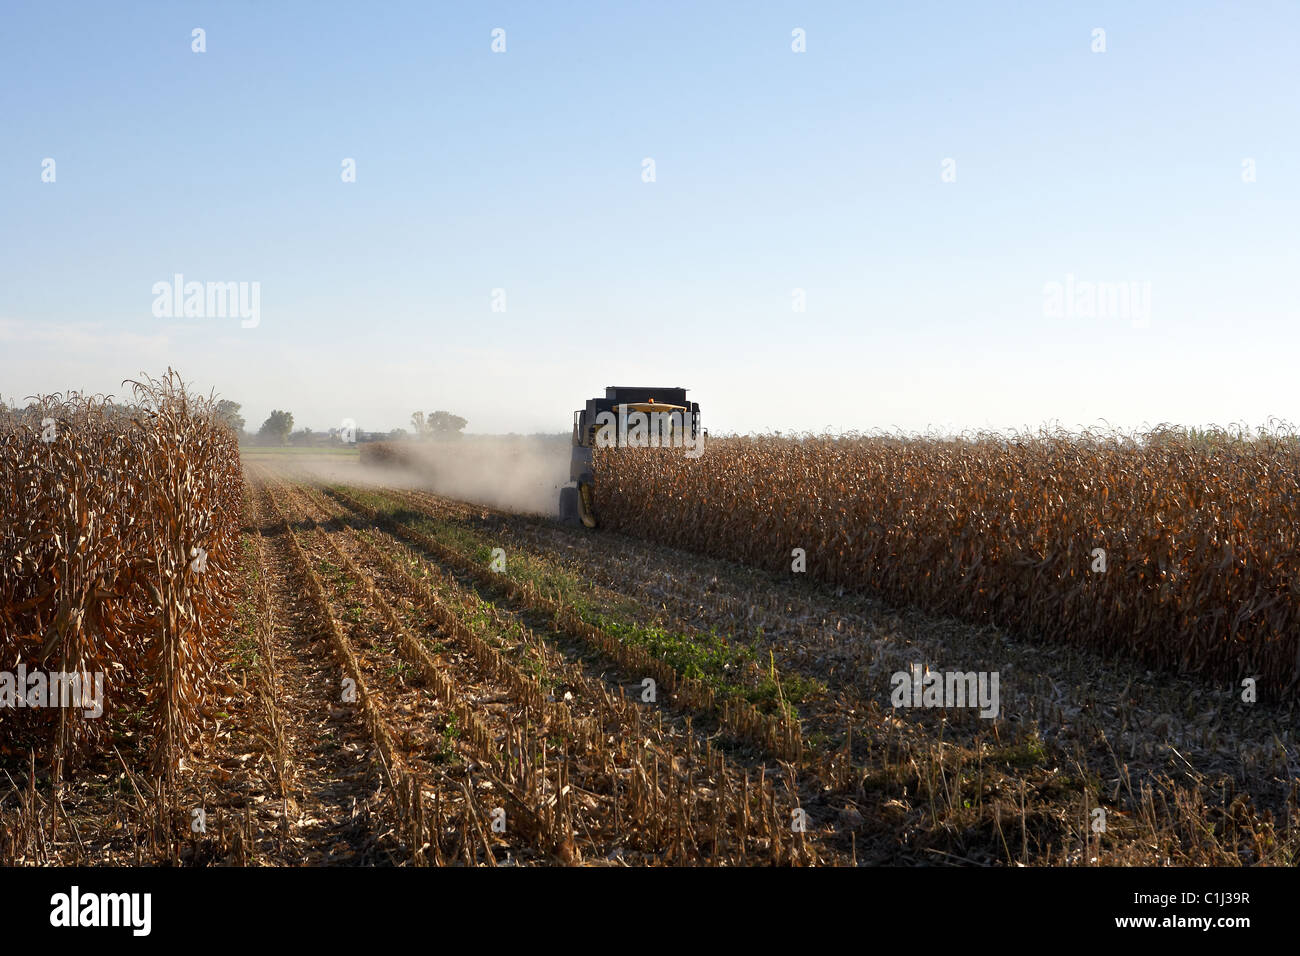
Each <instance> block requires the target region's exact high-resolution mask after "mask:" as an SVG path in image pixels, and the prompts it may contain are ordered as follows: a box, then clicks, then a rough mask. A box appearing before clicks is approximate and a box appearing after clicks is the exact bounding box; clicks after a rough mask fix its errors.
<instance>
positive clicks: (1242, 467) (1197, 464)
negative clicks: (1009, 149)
mask: <svg viewBox="0 0 1300 956" xmlns="http://www.w3.org/2000/svg"><path fill="white" fill-rule="evenodd" d="M597 488H598V491H597V495H598V502H597V507H598V510H599V512H600V514H601V518H602V520H603V521H605V522H607V523H608V525H609V526H610V527H611V528H615V529H622V530H627V531H630V532H634V533H636V534H637V535H638V536H642V537H648V538H650V539H652V540H654V541H657V542H659V543H663V544H668V545H672V546H675V547H683V548H689V549H693V550H695V551H697V552H703V553H707V554H709V555H711V556H715V557H722V558H726V559H730V560H734V561H738V562H745V563H750V564H755V565H758V566H761V567H763V568H766V569H768V570H771V571H775V572H780V573H785V574H790V573H792V570H793V569H794V568H795V561H796V557H795V556H794V555H793V552H794V549H797V548H802V549H804V552H805V553H806V568H807V574H808V575H809V576H810V577H815V578H817V579H820V580H821V581H823V582H826V583H828V584H831V585H834V586H842V587H845V588H848V589H863V590H867V591H871V592H875V593H877V594H880V595H882V596H885V597H886V598H888V599H890V600H892V601H896V602H898V603H908V604H915V605H918V606H921V607H924V608H927V609H930V610H933V611H938V612H940V613H944V614H950V615H953V616H956V617H959V618H963V619H966V620H972V621H976V622H987V623H993V624H996V625H999V626H1002V627H1006V628H1008V629H1011V630H1014V631H1017V632H1020V633H1026V634H1030V635H1034V636H1038V637H1041V638H1043V639H1045V640H1050V641H1055V642H1069V643H1074V644H1079V645H1087V646H1090V647H1092V648H1096V649H1100V650H1102V651H1117V652H1123V653H1127V654H1130V655H1135V656H1136V657H1137V658H1139V659H1140V660H1142V661H1144V662H1145V663H1147V664H1148V665H1150V666H1153V667H1158V668H1168V669H1176V670H1180V671H1185V672H1189V673H1197V674H1201V675H1204V676H1210V677H1215V678H1222V679H1227V680H1231V681H1234V682H1239V681H1240V680H1241V679H1243V678H1246V677H1254V678H1257V679H1258V682H1259V688H1260V692H1261V694H1271V695H1278V696H1280V695H1286V694H1292V693H1294V691H1295V690H1296V688H1297V684H1298V683H1300V657H1298V656H1297V655H1298V651H1300V643H1298V639H1300V444H1298V443H1297V441H1296V438H1295V436H1294V435H1291V434H1289V433H1277V432H1262V433H1260V434H1257V435H1250V434H1245V433H1233V432H1220V431H1215V432H1209V433H1195V434H1188V433H1183V432H1178V431H1175V430H1168V429H1166V430H1159V431H1154V432H1151V433H1148V434H1142V435H1136V436H1124V435H1092V434H1085V435H1082V436H1079V435H1068V434H1057V433H1046V432H1045V433H1041V434H1038V435H1035V436H1032V437H1026V438H1020V439H1012V440H1006V439H1004V438H1002V437H1001V436H996V437H993V436H977V437H975V438H970V439H952V440H948V439H927V438H895V437H861V438H859V437H853V438H830V437H820V438H802V439H795V438H781V437H774V438H763V437H742V438H725V439H717V440H715V441H713V442H712V443H711V444H710V445H709V447H708V448H707V450H706V452H705V454H704V455H703V456H702V457H700V458H697V459H694V460H692V459H689V458H686V457H685V456H682V455H680V454H674V453H671V452H655V451H653V450H651V451H649V452H647V451H645V450H640V449H636V450H626V449H608V450H601V451H598V453H597ZM647 488H653V489H655V493H654V494H646V491H645V490H646V489H647ZM1103 568H1104V570H1103Z"/></svg>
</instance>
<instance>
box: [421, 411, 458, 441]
mask: <svg viewBox="0 0 1300 956" xmlns="http://www.w3.org/2000/svg"><path fill="white" fill-rule="evenodd" d="M468 424H469V422H468V421H466V420H465V419H463V418H461V417H460V416H459V415H453V414H452V413H451V412H444V411H436V412H430V413H429V415H427V416H426V415H425V414H424V412H412V413H411V425H412V426H413V427H414V429H415V437H416V438H432V439H434V440H435V441H446V440H447V439H449V438H462V437H464V436H462V435H461V429H462V428H464V427H465V426H466V425H468Z"/></svg>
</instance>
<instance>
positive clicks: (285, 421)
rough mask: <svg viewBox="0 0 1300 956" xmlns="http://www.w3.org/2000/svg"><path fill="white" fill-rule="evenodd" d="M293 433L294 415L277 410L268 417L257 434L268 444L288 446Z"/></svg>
mask: <svg viewBox="0 0 1300 956" xmlns="http://www.w3.org/2000/svg"><path fill="white" fill-rule="evenodd" d="M292 431H293V413H292V412H282V411H280V410H279V409H276V410H274V411H272V412H271V414H270V415H269V416H267V419H266V421H264V422H262V427H261V428H259V429H258V431H257V434H258V436H259V437H261V438H262V439H263V440H265V441H266V442H268V443H275V444H279V445H285V444H288V442H289V434H290V433H291V432H292Z"/></svg>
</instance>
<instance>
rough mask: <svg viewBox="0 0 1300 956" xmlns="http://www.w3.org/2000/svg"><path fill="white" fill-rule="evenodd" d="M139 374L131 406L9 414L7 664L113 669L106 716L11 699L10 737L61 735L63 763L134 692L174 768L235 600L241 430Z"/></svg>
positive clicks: (156, 753) (3, 622)
mask: <svg viewBox="0 0 1300 956" xmlns="http://www.w3.org/2000/svg"><path fill="white" fill-rule="evenodd" d="M131 385H132V391H133V400H132V401H131V403H129V404H127V405H117V404H115V403H114V402H113V401H112V400H111V399H107V398H103V397H87V396H83V395H80V394H72V395H68V396H66V397H64V396H60V395H52V396H48V397H45V398H41V399H39V400H37V401H35V402H34V403H32V404H31V405H29V406H28V407H27V408H26V409H23V410H21V411H18V412H13V413H8V414H6V415H5V416H4V417H3V419H0V508H2V509H3V523H2V524H0V672H8V673H9V674H10V675H13V674H16V673H17V672H18V671H19V668H20V667H21V668H23V669H24V670H25V672H26V673H28V674H32V673H37V672H39V673H42V674H54V673H58V674H90V675H95V674H98V675H102V680H103V685H102V686H103V703H104V713H103V715H102V717H101V718H99V719H96V716H95V715H93V714H87V713H86V709H85V708H78V707H70V706H54V705H56V704H57V703H59V702H58V701H55V700H49V701H47V702H46V704H45V706H42V707H22V708H14V709H10V708H8V707H6V708H4V709H3V710H0V738H3V739H4V740H5V741H6V742H9V741H15V740H21V741H22V742H23V743H26V744H36V743H39V742H40V741H41V740H42V739H47V740H50V741H51V742H52V743H53V748H52V751H51V756H52V759H53V765H54V767H55V771H56V773H61V772H62V766H63V760H64V759H65V758H66V757H71V756H75V755H77V754H79V753H84V752H86V750H87V749H88V748H89V747H91V746H93V745H94V744H95V743H96V742H97V741H99V740H101V739H103V738H105V737H106V735H107V729H108V725H109V724H110V723H111V721H112V719H113V714H114V712H115V710H117V709H118V708H121V707H123V706H127V707H130V708H131V709H135V708H137V707H141V706H143V707H144V709H145V713H146V715H147V729H148V731H149V733H150V736H151V737H152V744H153V757H154V760H155V762H156V764H157V766H158V768H159V769H161V770H169V769H171V768H174V767H175V765H176V762H177V761H178V760H179V757H180V753H181V750H182V748H183V747H184V746H185V744H186V742H187V740H188V739H189V737H190V735H191V734H192V732H193V729H194V727H195V726H196V722H197V718H198V708H199V706H200V704H201V701H202V697H203V693H204V690H205V687H206V685H207V682H208V680H209V678H210V676H211V670H212V667H213V660H212V656H211V651H210V646H211V645H210V641H209V640H208V639H209V638H210V637H211V635H213V634H216V633H219V632H220V631H221V630H222V629H224V628H225V627H226V626H227V624H228V623H229V622H230V619H231V615H232V612H233V607H234V600H235V595H236V588H237V581H236V576H235V562H236V556H237V538H238V534H239V515H240V492H241V472H240V463H239V450H238V443H237V440H236V438H235V435H234V433H233V432H232V431H231V430H230V429H229V428H228V427H226V426H225V425H224V424H222V423H221V422H220V421H219V420H218V419H217V418H216V417H215V416H214V414H213V403H212V401H211V399H210V398H209V399H201V398H195V397H193V396H191V395H189V394H188V393H187V392H186V391H185V388H184V385H183V383H182V382H181V381H180V379H179V378H178V377H177V376H176V375H175V373H174V372H171V371H170V370H169V372H168V374H167V376H166V377H165V378H163V379H161V380H153V379H145V380H144V381H142V382H132V383H131ZM22 689H24V688H20V690H22ZM65 703H66V701H65Z"/></svg>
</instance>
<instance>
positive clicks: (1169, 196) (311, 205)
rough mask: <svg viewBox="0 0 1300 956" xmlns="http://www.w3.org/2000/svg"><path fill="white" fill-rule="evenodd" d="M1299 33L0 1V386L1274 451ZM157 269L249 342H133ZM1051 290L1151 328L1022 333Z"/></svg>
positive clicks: (1205, 19)
mask: <svg viewBox="0 0 1300 956" xmlns="http://www.w3.org/2000/svg"><path fill="white" fill-rule="evenodd" d="M546 7H551V8H553V9H546ZM196 27H200V28H202V29H203V30H204V31H205V32H206V47H207V49H206V52H203V53H195V52H193V51H192V49H191V44H192V35H191V31H192V30H193V29H194V28H196ZM495 28H502V29H504V30H505V31H506V34H505V37H506V50H505V52H504V53H494V52H493V51H492V49H491V44H492V31H493V29H495ZM796 28H799V29H802V30H804V31H805V34H806V52H803V53H795V52H793V51H792V49H791V43H792V36H791V34H792V30H794V29H796ZM1096 28H1101V29H1104V30H1105V45H1106V49H1105V52H1104V53H1096V52H1093V51H1092V46H1093V45H1094V38H1093V31H1094V29H1096ZM1298 33H1300V4H1295V3H1246V4H1228V3H1214V4H1210V3H1166V2H1160V3H1143V4H1140V5H1137V4H1131V3H1072V4H1068V5H1067V4H1056V3H1048V4H1044V3H1016V4H1012V3H1005V4H985V5H975V4H957V3H907V4H901V3H900V4H889V5H886V4H879V3H861V2H859V3H772V4H764V3H752V4H743V5H742V4H709V3H654V4H650V3H628V4H615V3H580V2H566V3H564V4H550V5H543V4H538V3H518V4H493V3H481V4H469V3H465V4H433V3H400V4H399V3H374V4H351V3H349V4H306V3H302V4H290V3H276V4H265V3H252V2H230V0H226V2H221V3H194V4H185V3H173V4H145V3H140V4H125V5H111V6H110V5H104V4H94V3H77V4H59V3H14V2H9V3H6V5H5V7H4V12H3V14H2V15H0V222H2V223H3V228H2V230H0V393H3V395H4V396H5V397H7V398H8V397H11V396H15V395H16V396H18V397H20V398H21V397H22V396H25V395H28V394H32V393H35V392H47V391H54V390H63V389H68V388H83V389H87V390H90V391H107V392H120V391H121V389H120V387H119V383H120V382H121V380H122V379H124V378H127V377H128V376H131V375H134V374H135V373H136V372H139V371H141V370H144V371H147V372H150V373H158V372H161V371H162V370H164V369H165V368H166V367H167V365H168V364H171V365H174V366H175V367H176V368H178V369H179V370H180V371H181V372H182V374H183V375H184V376H185V377H186V378H187V379H188V380H190V381H192V382H193V383H194V384H195V385H196V386H198V387H200V388H201V389H203V390H204V391H207V390H208V389H216V390H217V391H218V392H219V393H220V394H222V395H223V396H226V397H229V398H233V399H235V400H236V401H240V402H242V403H243V404H244V406H245V409H244V410H245V414H246V416H247V417H248V419H249V421H250V424H251V425H253V426H255V425H256V424H258V423H260V421H261V420H262V419H263V418H264V417H265V416H266V414H267V413H268V412H269V411H270V409H271V408H272V407H277V408H288V409H290V410H291V411H293V412H294V413H295V416H296V419H297V421H298V423H299V424H306V425H310V426H312V427H315V428H327V427H330V426H332V425H335V424H337V423H338V422H339V421H340V420H341V419H342V418H344V417H352V418H354V419H356V421H357V422H358V423H359V425H360V427H362V428H391V427H394V426H397V425H402V424H405V423H406V420H407V418H408V416H409V414H410V412H411V411H412V410H414V409H416V408H420V409H424V410H426V411H427V410H432V409H433V408H447V409H450V410H452V411H455V412H457V413H459V414H461V415H463V416H465V417H466V418H468V419H469V420H470V426H469V430H470V431H507V430H515V431H534V430H544V431H556V430H561V429H564V428H566V427H567V424H568V422H569V421H570V419H571V413H572V409H574V408H577V407H579V406H580V405H581V404H582V403H583V401H584V400H585V399H586V398H588V397H590V396H592V395H596V394H601V392H602V389H603V388H604V386H606V385H610V384H633V385H635V384H647V385H683V386H687V387H689V388H690V389H692V397H693V398H695V399H697V400H698V401H700V402H701V405H702V407H703V409H704V413H705V416H706V420H707V422H708V424H709V425H710V427H711V428H715V429H718V430H735V431H749V430H767V429H783V430H792V429H793V430H805V429H811V430H820V429H823V428H831V429H836V430H840V429H862V430H866V429H873V428H903V429H908V430H919V429H925V428H938V429H944V430H952V429H967V428H984V427H993V428H1005V427H1022V426H1036V425H1039V424H1043V423H1047V422H1060V423H1061V424H1064V425H1066V426H1067V427H1077V426H1080V425H1094V424H1096V423H1098V422H1099V421H1102V420H1105V421H1108V422H1110V423H1113V424H1116V425H1123V426H1130V427H1131V426H1139V425H1142V424H1143V423H1152V424H1154V423H1157V422H1161V421H1174V422H1182V423H1186V424H1206V423H1211V422H1217V423H1221V424H1227V423H1229V422H1241V421H1245V422H1250V423H1255V424H1258V423H1262V422H1264V421H1265V420H1266V419H1267V418H1269V417H1270V416H1276V417H1280V418H1283V419H1287V420H1290V421H1300V389H1297V388H1296V387H1295V381H1296V374H1295V371H1294V366H1295V364H1296V358H1295V356H1296V355H1297V354H1298V353H1300V304H1298V293H1300V280H1298V279H1297V275H1300V269H1298V268H1297V263H1298V262H1300V230H1298V229H1297V221H1300V122H1297V121H1298V120H1300V108H1298V107H1300V83H1298V82H1297V80H1300V70H1298V69H1297V66H1296V63H1297V57H1296V56H1295V44H1296V36H1297V34H1298ZM46 158H52V159H54V160H55V163H56V167H55V168H56V178H55V181H54V182H52V183H50V182H42V162H43V160H44V159H46ZM345 158H352V159H354V160H355V161H356V182H353V183H345V182H343V181H342V180H341V176H340V172H341V164H342V162H343V160H344V159H345ZM646 158H652V159H653V160H654V163H655V181H654V182H652V183H648V182H644V181H643V176H642V164H643V160H644V159H646ZM945 159H952V160H954V161H955V172H956V179H955V181H953V182H944V181H943V177H942V175H941V173H942V171H943V166H942V164H943V161H944V160H945ZM1247 159H1249V160H1253V162H1254V169H1255V181H1254V182H1244V181H1243V161H1244V160H1247ZM177 273H180V274H183V275H184V276H185V278H186V280H187V281H190V280H195V281H201V282H209V281H211V282H232V281H234V282H258V283H259V284H260V294H261V300H260V317H259V318H260V321H259V322H258V324H257V326H256V327H255V328H241V325H240V321H239V319H238V318H229V317H214V316H208V317H203V318H189V319H184V318H179V319H178V318H159V317H157V316H155V315H154V314H153V311H152V305H153V302H154V298H155V297H154V294H153V293H152V291H151V290H152V287H153V285H154V283H156V282H159V281H164V280H170V279H171V277H172V276H173V275H174V274H177ZM1067 276H1070V277H1072V279H1071V281H1072V282H1083V283H1088V282H1105V283H1113V284H1121V283H1124V284H1127V283H1138V284H1139V286H1138V287H1140V288H1147V289H1149V294H1150V311H1149V316H1147V317H1146V321H1142V322H1137V321H1133V320H1132V319H1131V317H1129V316H1126V315H1120V316H1115V315H1110V316H1092V317H1088V316H1083V317H1081V316H1079V315H1074V316H1071V317H1068V318H1063V317H1060V316H1053V315H1049V314H1047V313H1048V310H1047V309H1046V307H1045V294H1044V289H1045V286H1046V285H1047V284H1048V283H1052V282H1058V283H1065V282H1066V277H1067ZM1145 284H1149V285H1145ZM494 289H504V290H505V296H506V299H505V301H506V310H505V311H504V312H494V311H493V310H492V294H493V290H494ZM795 289H802V290H804V296H805V301H806V309H805V311H802V312H799V311H795V310H794V307H793V303H794V296H793V290H795Z"/></svg>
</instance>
